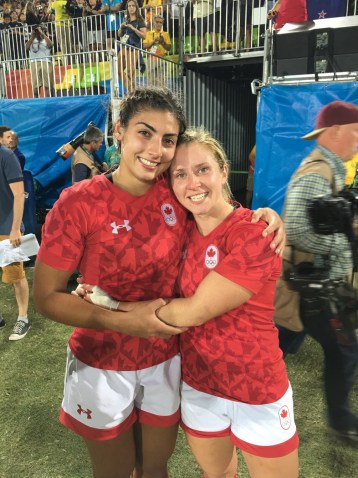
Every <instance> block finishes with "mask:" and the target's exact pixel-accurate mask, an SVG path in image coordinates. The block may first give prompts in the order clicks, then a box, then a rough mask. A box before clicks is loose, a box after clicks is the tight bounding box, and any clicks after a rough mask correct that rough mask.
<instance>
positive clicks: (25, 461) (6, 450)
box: [0, 269, 358, 478]
mask: <svg viewBox="0 0 358 478" xmlns="http://www.w3.org/2000/svg"><path fill="white" fill-rule="evenodd" d="M27 276H28V278H29V282H30V285H31V278H32V270H31V269H27ZM0 313H2V315H3V316H4V318H5V319H6V322H7V325H6V327H5V328H4V329H3V330H1V331H0V357H1V360H0V363H1V376H0V393H1V406H0V478H19V477H21V478H90V477H91V470H90V465H89V460H88V457H87V452H86V449H85V447H84V445H83V444H82V441H81V439H79V438H78V437H77V436H76V435H74V434H73V433H71V432H70V431H68V430H67V429H65V428H64V427H63V426H62V425H60V423H59V421H58V413H59V407H60V403H61V399H62V387H63V376H64V366H65V358H66V343H67V340H68V337H69V335H70V333H71V328H69V327H66V326H64V325H61V324H56V323H54V322H51V321H49V320H46V319H44V318H42V317H41V316H40V315H39V314H37V313H36V312H35V311H34V308H33V304H32V301H30V307H29V317H30V319H31V324H32V328H31V329H30V331H29V333H28V335H27V336H26V337H25V338H24V339H23V340H20V341H17V342H9V340H8V337H9V335H10V333H11V329H12V326H13V325H14V322H15V319H16V304H15V298H14V294H13V290H12V288H11V287H9V286H6V285H4V284H1V285H0ZM322 362H323V356H322V351H321V349H320V347H319V346H318V345H317V344H316V343H315V342H314V341H313V340H311V339H310V338H306V340H305V343H304V345H303V347H302V349H301V350H300V351H299V353H298V354H297V355H295V356H289V357H288V358H287V359H286V364H287V369H288V373H289V377H290V381H291V383H292V387H293V390H294V398H295V415H296V417H295V418H296V424H297V428H298V431H299V435H300V440H301V443H300V449H299V452H300V478H354V477H356V476H358V446H357V447H354V446H352V445H351V444H349V443H347V442H342V441H340V440H338V439H337V438H335V437H333V436H332V435H331V434H329V433H328V431H327V428H326V422H325V412H324V396H323V392H322V381H321V374H322ZM357 392H358V386H357V385H356V386H355V390H354V392H353V394H352V400H353V402H354V404H355V406H356V409H357V395H358V393H357ZM357 445H358V444H357ZM238 454H239V469H238V476H239V477H241V478H247V477H248V476H249V475H248V474H247V471H246V468H245V465H244V463H243V460H242V457H241V455H240V452H238ZM169 471H170V476H171V478H200V476H201V472H200V469H199V467H198V466H197V465H196V463H195V460H194V459H193V457H192V455H191V454H190V451H189V449H188V447H187V445H186V443H185V438H184V436H183V433H182V432H180V434H179V437H178V442H177V446H176V449H175V453H174V455H173V457H172V459H171V461H170V466H169ZM260 478H261V477H260ZM262 478H265V477H264V476H263V477H262Z"/></svg>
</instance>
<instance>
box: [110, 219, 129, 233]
mask: <svg viewBox="0 0 358 478" xmlns="http://www.w3.org/2000/svg"><path fill="white" fill-rule="evenodd" d="M124 227H125V228H126V231H130V230H131V229H132V228H131V226H130V225H129V221H128V219H125V220H124V221H123V224H120V225H119V226H117V223H116V222H115V221H113V222H112V224H111V228H112V234H118V229H123V228H124Z"/></svg>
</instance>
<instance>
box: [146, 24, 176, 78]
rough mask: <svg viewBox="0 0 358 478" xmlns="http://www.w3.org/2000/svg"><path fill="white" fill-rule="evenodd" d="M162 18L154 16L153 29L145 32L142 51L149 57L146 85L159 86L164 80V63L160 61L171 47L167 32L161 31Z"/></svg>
mask: <svg viewBox="0 0 358 478" xmlns="http://www.w3.org/2000/svg"><path fill="white" fill-rule="evenodd" d="M163 23H164V18H163V17H162V16H161V15H155V16H154V21H153V25H154V29H153V30H151V31H149V32H147V34H146V37H145V39H144V41H143V48H144V50H148V52H149V53H150V55H148V58H147V72H148V84H151V85H153V84H155V85H156V86H160V85H162V84H163V82H164V79H165V71H166V68H165V67H166V62H165V61H163V60H162V59H161V57H163V56H165V55H166V54H167V53H168V51H169V50H170V47H171V44H172V43H171V41H170V36H169V33H168V32H164V31H163Z"/></svg>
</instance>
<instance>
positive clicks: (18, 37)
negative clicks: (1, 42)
mask: <svg viewBox="0 0 358 478" xmlns="http://www.w3.org/2000/svg"><path fill="white" fill-rule="evenodd" d="M10 16H11V22H10V27H11V28H10V30H9V34H10V38H9V40H10V50H11V59H12V60H18V59H25V37H24V26H23V24H22V23H21V22H19V20H18V15H17V12H16V10H12V11H11V13H10Z"/></svg>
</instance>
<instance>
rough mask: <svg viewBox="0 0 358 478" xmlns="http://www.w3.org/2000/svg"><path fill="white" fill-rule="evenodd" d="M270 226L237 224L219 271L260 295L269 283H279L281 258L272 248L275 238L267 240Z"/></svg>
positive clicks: (232, 231) (249, 223) (262, 223)
mask: <svg viewBox="0 0 358 478" xmlns="http://www.w3.org/2000/svg"><path fill="white" fill-rule="evenodd" d="M266 226H267V225H266V224H265V223H264V222H263V221H260V223H257V224H252V223H251V222H243V223H240V224H238V225H235V226H234V227H233V229H232V230H231V231H230V234H229V235H228V238H227V244H226V247H227V251H228V253H227V255H226V256H225V258H224V259H223V260H222V261H220V263H219V264H218V267H216V269H215V272H217V273H218V274H220V275H222V276H224V277H226V278H227V279H229V280H231V281H232V282H235V283H237V284H239V285H241V286H242V287H244V288H245V289H248V290H249V291H251V292H253V293H254V294H256V293H257V292H258V291H259V290H260V289H261V288H262V287H263V285H264V284H265V283H267V282H268V281H272V280H277V279H278V278H279V276H280V272H281V264H282V260H281V258H280V257H279V256H278V255H277V254H275V252H274V251H273V250H272V249H271V248H270V243H271V241H272V239H273V235H270V236H268V237H263V236H262V232H263V230H264V229H265V227H266Z"/></svg>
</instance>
